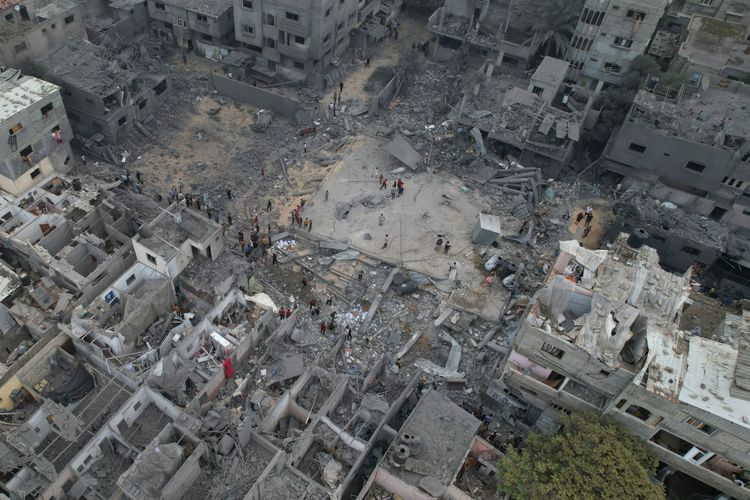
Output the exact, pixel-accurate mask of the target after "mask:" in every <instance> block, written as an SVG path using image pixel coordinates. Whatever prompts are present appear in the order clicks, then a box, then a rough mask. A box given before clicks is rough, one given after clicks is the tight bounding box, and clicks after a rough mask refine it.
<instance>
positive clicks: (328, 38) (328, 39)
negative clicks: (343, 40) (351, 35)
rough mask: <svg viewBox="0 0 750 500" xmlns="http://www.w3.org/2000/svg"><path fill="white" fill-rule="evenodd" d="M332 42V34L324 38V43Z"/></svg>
mask: <svg viewBox="0 0 750 500" xmlns="http://www.w3.org/2000/svg"><path fill="white" fill-rule="evenodd" d="M330 40H331V34H330V33H328V34H327V35H326V36H324V37H323V43H327V42H329V41H330Z"/></svg>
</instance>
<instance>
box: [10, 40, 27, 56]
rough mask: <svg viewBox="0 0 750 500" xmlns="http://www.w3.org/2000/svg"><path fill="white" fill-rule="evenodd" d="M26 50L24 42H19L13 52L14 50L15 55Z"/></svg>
mask: <svg viewBox="0 0 750 500" xmlns="http://www.w3.org/2000/svg"><path fill="white" fill-rule="evenodd" d="M27 48H28V47H27V46H26V42H21V43H19V44H18V45H16V46H15V47H13V50H15V51H16V54H18V53H19V52H23V51H24V50H26V49H27Z"/></svg>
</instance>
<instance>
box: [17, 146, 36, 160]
mask: <svg viewBox="0 0 750 500" xmlns="http://www.w3.org/2000/svg"><path fill="white" fill-rule="evenodd" d="M33 152H34V148H32V147H31V146H26V147H25V148H23V149H22V150H21V152H20V153H19V154H20V155H21V157H22V158H28V157H29V156H30V155H31V153H33Z"/></svg>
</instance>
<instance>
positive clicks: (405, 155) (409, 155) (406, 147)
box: [383, 135, 422, 170]
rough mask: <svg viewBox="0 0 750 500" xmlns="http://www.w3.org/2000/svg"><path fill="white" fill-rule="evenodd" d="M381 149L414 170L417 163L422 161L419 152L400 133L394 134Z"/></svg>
mask: <svg viewBox="0 0 750 500" xmlns="http://www.w3.org/2000/svg"><path fill="white" fill-rule="evenodd" d="M383 149H385V150H386V151H388V152H389V153H391V154H392V155H393V156H395V157H396V158H398V160H399V161H401V163H403V164H404V165H406V166H407V167H409V168H410V169H412V170H416V169H417V165H419V162H420V161H422V157H421V156H420V155H419V153H417V152H416V151H415V150H414V148H413V147H411V145H410V144H409V143H408V142H406V139H404V138H403V136H401V135H396V137H394V138H393V140H392V141H391V142H389V143H388V144H386V145H385V146H383Z"/></svg>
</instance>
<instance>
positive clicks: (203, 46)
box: [147, 0, 234, 55]
mask: <svg viewBox="0 0 750 500" xmlns="http://www.w3.org/2000/svg"><path fill="white" fill-rule="evenodd" d="M147 3H148V13H149V16H150V17H151V30H152V31H153V33H154V34H155V35H156V36H157V37H158V38H162V39H164V40H167V41H169V42H170V43H174V44H176V45H177V46H178V47H180V48H182V49H183V50H195V51H196V52H198V53H200V54H203V55H207V54H208V53H210V52H211V51H213V50H215V49H216V48H217V47H221V46H222V45H227V44H230V43H232V42H233V41H234V22H233V18H232V0H210V1H206V0H148V2H147Z"/></svg>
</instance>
